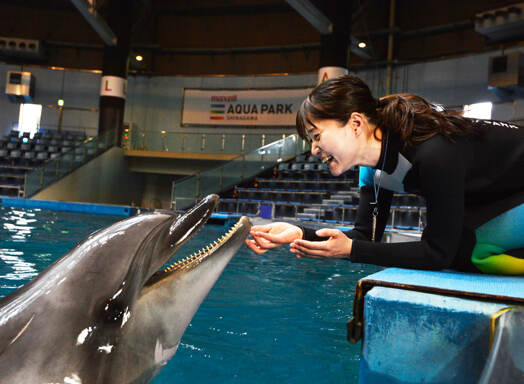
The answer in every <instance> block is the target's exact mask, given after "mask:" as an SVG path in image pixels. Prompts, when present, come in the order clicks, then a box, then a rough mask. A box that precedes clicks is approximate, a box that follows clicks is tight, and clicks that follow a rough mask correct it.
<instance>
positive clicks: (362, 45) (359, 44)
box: [358, 41, 366, 48]
mask: <svg viewBox="0 0 524 384" xmlns="http://www.w3.org/2000/svg"><path fill="white" fill-rule="evenodd" d="M358 47H359V48H366V43H364V42H363V41H361V42H360V43H358Z"/></svg>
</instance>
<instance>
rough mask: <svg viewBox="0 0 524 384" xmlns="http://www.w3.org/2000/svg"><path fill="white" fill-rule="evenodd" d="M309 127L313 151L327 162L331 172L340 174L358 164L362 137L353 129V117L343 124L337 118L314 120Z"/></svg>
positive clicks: (335, 174)
mask: <svg viewBox="0 0 524 384" xmlns="http://www.w3.org/2000/svg"><path fill="white" fill-rule="evenodd" d="M312 123H313V125H309V126H308V127H307V133H308V136H309V138H310V140H311V153H312V154H313V155H314V156H316V157H318V158H320V159H321V160H322V162H324V163H327V164H328V166H329V170H330V172H331V174H333V175H334V176H338V175H340V174H342V173H343V172H345V171H347V170H348V169H349V168H351V167H352V166H354V165H357V164H358V156H359V150H360V141H361V140H360V139H359V136H360V135H358V134H357V132H356V130H355V129H352V124H353V122H352V119H350V120H349V121H348V122H347V123H346V125H344V126H341V125H340V123H339V122H337V121H336V120H320V121H312Z"/></svg>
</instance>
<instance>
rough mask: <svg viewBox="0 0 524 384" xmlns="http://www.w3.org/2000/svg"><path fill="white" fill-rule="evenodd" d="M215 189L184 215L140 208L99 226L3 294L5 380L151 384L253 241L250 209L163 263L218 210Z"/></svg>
mask: <svg viewBox="0 0 524 384" xmlns="http://www.w3.org/2000/svg"><path fill="white" fill-rule="evenodd" d="M217 201H218V196H216V195H210V196H208V197H206V198H205V199H203V200H202V201H200V202H199V203H198V204H196V205H195V206H194V207H193V208H191V209H190V210H188V211H187V212H185V213H184V214H182V215H175V214H170V213H163V212H162V213H150V214H142V215H138V216H135V217H132V218H129V219H126V220H123V221H120V222H118V223H115V224H113V225H111V226H109V227H107V228H105V229H102V230H100V231H98V232H95V233H94V234H92V235H91V236H89V237H88V238H87V239H86V240H84V241H83V242H81V243H80V244H78V245H77V246H76V247H75V248H74V249H72V250H71V251H70V252H69V253H67V254H66V255H65V256H63V257H62V258H60V259H59V260H58V261H56V262H55V263H54V264H53V265H51V266H49V267H48V268H47V269H46V270H44V271H43V272H42V273H41V274H40V275H38V276H37V277H36V278H35V279H34V280H32V281H31V282H29V283H28V284H26V285H25V286H23V287H21V288H20V289H19V290H17V291H15V292H13V293H12V294H11V295H9V296H6V297H4V298H3V299H1V300H0V383H2V384H4V383H9V384H15V383H16V384H19V383H24V384H33V383H64V384H73V383H74V384H79V383H82V384H97V383H100V384H120V383H134V384H136V383H148V382H149V381H150V380H151V379H152V378H153V377H154V376H155V375H156V374H157V373H158V372H159V371H160V369H161V368H162V367H163V366H164V365H165V364H166V363H167V361H168V360H169V359H171V357H173V355H174V354H175V352H176V350H177V347H178V344H179V343H180V339H181V338H182V335H183V333H184V331H185V329H186V327H187V326H188V324H189V322H190V321H191V319H192V317H193V315H194V314H195V312H196V311H197V309H198V307H199V306H200V304H201V302H202V300H204V298H205V297H206V295H207V294H208V292H209V290H210V289H211V288H212V287H213V285H214V283H215V281H216V280H217V279H218V278H219V276H220V274H221V273H222V271H223V270H224V268H225V267H226V265H227V264H228V263H229V261H230V260H231V258H232V257H233V256H234V254H235V253H236V252H237V250H238V248H239V247H240V246H241V245H242V244H243V242H244V239H245V238H246V236H247V234H248V232H249V229H250V227H251V224H250V222H249V220H248V219H247V218H246V217H242V218H240V220H239V221H238V222H237V223H236V224H235V225H234V226H233V227H232V228H231V230H230V231H229V232H228V233H226V234H225V235H224V236H222V237H221V238H220V239H218V240H217V241H216V242H214V243H213V244H211V245H209V246H207V247H205V248H204V249H203V250H200V251H198V252H196V253H194V254H193V255H192V256H190V257H188V258H186V259H184V260H180V261H179V262H177V263H176V264H173V265H171V266H170V267H168V268H165V269H163V270H160V271H159V269H160V268H162V266H163V265H165V263H167V262H168V261H169V259H170V258H171V256H172V255H173V254H174V253H175V252H176V251H177V250H178V249H179V248H180V246H181V245H182V244H184V243H185V242H186V241H187V240H188V239H189V238H191V236H193V235H194V234H195V233H196V232H197V231H198V230H199V229H200V228H201V227H202V226H203V225H204V224H205V222H206V221H207V220H208V218H209V217H210V216H211V213H212V211H213V209H214V208H215V206H216V204H217Z"/></svg>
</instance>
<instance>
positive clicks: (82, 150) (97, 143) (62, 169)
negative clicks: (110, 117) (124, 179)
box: [24, 131, 116, 198]
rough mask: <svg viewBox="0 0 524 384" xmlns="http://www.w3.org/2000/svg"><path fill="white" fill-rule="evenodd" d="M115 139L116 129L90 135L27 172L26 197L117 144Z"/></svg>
mask: <svg viewBox="0 0 524 384" xmlns="http://www.w3.org/2000/svg"><path fill="white" fill-rule="evenodd" d="M115 139H116V134H115V131H108V132H106V133H105V134H103V135H101V136H95V137H89V138H87V139H86V140H85V141H84V142H83V143H82V144H80V145H79V146H76V147H73V148H71V149H70V150H69V151H67V152H63V153H60V155H59V156H58V157H56V158H55V159H50V160H47V161H46V162H45V163H44V164H42V165H41V166H40V167H38V168H36V169H34V170H33V171H30V172H27V173H26V175H25V182H24V197H26V198H27V197H31V196H32V195H34V194H35V193H37V192H38V191H40V190H42V189H43V188H45V187H47V186H48V185H50V184H52V183H54V182H55V181H57V180H59V179H61V178H62V177H64V176H65V175H67V174H68V173H71V172H72V171H74V170H75V169H77V168H78V167H80V166H81V165H83V164H85V163H87V162H88V161H89V160H91V159H93V158H94V157H96V156H98V155H100V154H101V153H103V152H105V151H106V150H108V149H109V148H111V147H113V146H114V145H115V144H116V140H115Z"/></svg>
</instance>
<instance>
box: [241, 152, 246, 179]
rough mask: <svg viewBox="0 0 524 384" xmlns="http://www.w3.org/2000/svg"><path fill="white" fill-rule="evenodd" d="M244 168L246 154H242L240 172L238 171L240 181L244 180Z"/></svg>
mask: <svg viewBox="0 0 524 384" xmlns="http://www.w3.org/2000/svg"><path fill="white" fill-rule="evenodd" d="M245 168H246V155H242V172H241V173H240V181H242V180H244V171H245Z"/></svg>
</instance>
